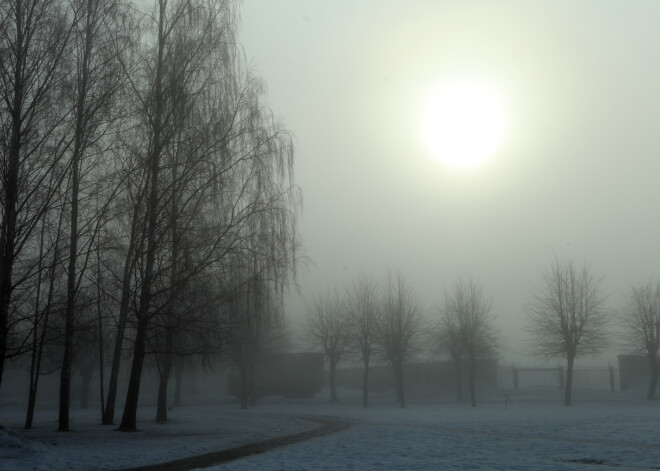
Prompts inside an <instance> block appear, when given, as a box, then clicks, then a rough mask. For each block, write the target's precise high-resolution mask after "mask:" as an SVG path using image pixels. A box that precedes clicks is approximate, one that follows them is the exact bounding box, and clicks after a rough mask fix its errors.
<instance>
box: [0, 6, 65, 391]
mask: <svg viewBox="0 0 660 471" xmlns="http://www.w3.org/2000/svg"><path fill="white" fill-rule="evenodd" d="M62 3H63V2H59V1H46V0H8V1H3V2H2V3H1V4H0V103H1V104H0V168H1V171H0V184H1V186H2V190H1V192H0V193H1V196H0V210H1V211H2V221H1V223H0V383H1V381H2V372H3V369H4V361H5V359H6V358H7V357H8V356H10V354H9V353H8V348H9V337H10V334H11V332H10V327H11V326H10V324H11V320H10V317H11V315H12V312H17V311H16V310H15V309H12V303H13V302H14V299H13V298H14V297H15V296H16V294H17V293H18V290H17V285H18V284H19V283H20V282H21V281H25V280H26V279H28V278H29V277H27V276H25V274H18V276H17V273H16V269H17V268H18V266H19V265H20V261H21V254H22V252H23V251H24V250H25V249H26V247H28V246H29V241H30V239H31V238H32V236H33V231H34V230H35V227H36V226H38V224H39V221H41V219H42V214H43V212H44V211H47V210H48V208H49V207H50V206H51V204H52V200H53V197H54V193H55V191H54V190H55V189H56V188H57V186H59V184H60V183H61V182H62V179H63V178H64V175H65V173H66V172H62V171H60V170H61V169H59V167H60V166H61V162H62V154H63V152H64V150H65V149H66V148H67V147H68V146H69V144H70V137H69V136H68V133H66V132H65V130H64V127H65V121H66V118H67V116H68V115H69V113H70V109H69V107H67V106H60V103H61V102H64V103H66V101H64V100H62V98H63V96H62V95H63V93H64V90H65V89H66V82H67V74H68V70H67V69H66V67H64V62H65V56H66V50H67V47H68V45H69V42H70V37H71V23H70V21H69V16H70V15H69V13H70V12H69V11H67V8H66V7H65V6H63V5H62ZM55 173H57V174H59V175H60V178H59V179H55V180H53V179H52V178H51V177H52V175H53V174H55Z"/></svg>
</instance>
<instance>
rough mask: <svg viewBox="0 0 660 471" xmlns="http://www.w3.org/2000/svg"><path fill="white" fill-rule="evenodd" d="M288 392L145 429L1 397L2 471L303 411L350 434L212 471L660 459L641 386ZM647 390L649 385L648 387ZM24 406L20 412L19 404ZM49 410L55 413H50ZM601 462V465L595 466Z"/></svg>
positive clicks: (194, 442)
mask: <svg viewBox="0 0 660 471" xmlns="http://www.w3.org/2000/svg"><path fill="white" fill-rule="evenodd" d="M340 397H341V398H342V403H340V404H329V403H328V402H327V399H326V398H327V396H325V395H323V396H321V395H319V396H317V398H315V399H313V400H307V401H295V402H294V401H289V400H284V399H278V398H267V399H264V400H263V401H262V403H261V404H260V406H259V407H257V408H254V409H251V410H249V411H240V410H237V404H235V403H233V402H228V401H224V402H222V401H215V402H212V403H206V404H197V405H194V406H186V407H182V408H179V409H175V410H174V411H172V412H171V417H172V421H171V423H169V424H167V425H159V424H155V423H153V422H151V421H150V420H149V419H150V418H152V417H153V415H154V411H153V409H149V408H146V409H144V410H143V411H142V421H141V422H140V425H139V426H140V429H141V431H140V432H137V433H131V434H125V433H120V432H115V431H112V430H110V429H109V428H108V427H101V426H100V425H97V424H98V417H97V415H98V413H97V412H85V413H82V412H80V411H78V412H76V413H75V415H74V417H73V420H72V423H73V426H74V428H75V431H74V432H71V433H66V434H58V433H56V432H53V430H54V429H55V428H56V415H57V412H56V411H55V410H52V411H40V412H39V416H38V419H39V421H38V428H37V429H36V430H33V431H24V430H22V429H21V428H20V427H21V423H22V410H21V411H17V410H16V407H15V406H14V407H10V406H7V405H5V406H2V407H0V414H1V415H0V417H2V424H3V425H5V426H8V427H9V428H11V429H13V430H14V431H15V433H16V434H17V435H14V434H13V432H12V433H2V434H0V437H2V438H0V470H23V469H25V470H32V469H35V470H56V469H62V470H65V469H66V470H74V469H75V470H78V469H80V470H109V469H120V468H125V467H129V466H133V467H134V466H142V465H146V464H150V463H157V462H163V461H169V460H172V459H175V458H178V457H184V456H192V455H195V454H201V453H205V452H209V451H215V450H219V449H224V448H231V447H235V446H238V445H242V444H246V443H250V442H255V441H260V440H263V439H266V438H270V437H274V436H278V435H286V434H291V433H296V432H300V431H303V430H309V429H311V428H314V427H318V424H316V423H313V422H308V421H305V420H302V419H301V418H300V417H301V416H302V417H304V416H332V417H337V418H340V419H342V420H346V421H348V422H350V423H351V424H352V426H351V427H350V428H349V429H348V430H345V431H343V432H340V433H337V434H334V435H328V436H325V437H321V438H315V439H312V440H309V441H306V442H303V443H298V444H294V445H289V446H286V447H283V448H278V449H274V450H271V451H269V452H266V453H263V454H259V455H253V456H250V457H246V458H242V459H240V460H237V461H233V462H230V463H226V464H223V465H220V466H215V467H212V468H207V469H210V470H216V471H220V470H223V471H224V470H236V471H238V470H337V469H348V470H351V469H352V470H383V469H401V470H412V469H419V470H426V469H433V470H435V469H483V470H514V469H519V470H563V469H567V470H576V469H584V470H593V469H603V468H612V467H616V468H617V469H621V470H623V469H631V470H633V469H637V470H638V469H660V403H657V402H652V403H647V402H646V401H643V400H641V399H639V397H640V394H639V393H636V394H627V395H624V394H622V393H608V392H598V391H577V392H576V394H575V405H574V406H571V407H564V406H561V405H560V403H561V394H560V392H559V391H557V390H553V389H539V390H527V391H523V392H520V393H513V392H511V391H509V403H508V406H507V405H506V404H505V400H504V392H498V393H494V394H491V395H490V396H489V397H486V398H484V400H483V402H482V403H481V404H480V405H479V406H478V407H477V408H471V407H469V405H468V404H466V403H459V404H456V403H454V402H453V401H450V400H448V399H447V400H444V401H433V400H431V399H429V398H426V399H422V400H418V401H416V402H413V401H412V399H414V398H415V396H414V394H413V395H412V397H411V404H410V405H409V406H408V407H407V408H406V409H399V408H397V407H396V406H395V403H394V398H393V397H392V396H391V395H380V396H374V397H373V405H372V407H370V408H369V409H366V410H365V409H363V408H361V407H360V405H359V396H358V395H357V394H354V393H350V392H347V391H341V394H340ZM641 397H643V394H642V395H641ZM19 412H20V413H19ZM46 418H47V420H46ZM599 466H600V467H599Z"/></svg>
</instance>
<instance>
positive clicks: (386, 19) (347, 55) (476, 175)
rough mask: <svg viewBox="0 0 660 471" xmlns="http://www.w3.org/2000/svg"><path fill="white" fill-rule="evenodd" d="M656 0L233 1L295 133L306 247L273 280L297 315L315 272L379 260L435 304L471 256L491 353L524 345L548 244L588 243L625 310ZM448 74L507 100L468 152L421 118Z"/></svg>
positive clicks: (649, 257)
mask: <svg viewBox="0 0 660 471" xmlns="http://www.w3.org/2000/svg"><path fill="white" fill-rule="evenodd" d="M659 14H660V4H658V3H657V2H654V1H638V2H635V3H634V4H629V3H627V2H620V1H584V2H579V3H576V2H572V1H558V2H555V1H553V2H525V1H508V2H497V3H493V2H482V1H467V2H435V1H427V2H424V1H419V2H404V1H390V2H382V1H375V0H374V1H361V2H352V1H333V2H306V1H279V2H271V1H268V0H262V1H260V0H250V1H246V2H245V3H244V8H243V12H242V22H241V33H240V38H241V41H242V43H243V45H244V50H245V54H246V55H247V57H248V58H249V59H250V60H251V63H252V67H253V70H254V71H255V72H256V73H257V74H258V75H260V76H261V77H263V78H264V79H265V81H266V82H267V84H268V101H269V103H270V105H271V106H272V108H273V109H274V110H275V111H276V113H277V114H278V115H279V116H280V117H281V119H282V121H283V123H284V124H285V125H286V126H287V128H289V129H291V130H292V131H293V132H294V134H295V145H296V177H295V178H296V183H297V184H298V185H299V186H300V188H301V189H302V193H303V198H304V207H303V214H302V217H301V219H300V221H299V231H300V235H301V240H302V243H303V253H304V255H306V256H308V257H309V259H310V260H311V261H312V262H313V263H311V264H309V266H308V267H303V268H301V269H300V271H299V273H298V283H299V285H300V293H295V292H292V293H291V294H290V295H289V296H288V299H287V304H286V306H287V307H286V311H287V315H288V316H289V317H290V319H291V322H292V324H293V325H294V326H295V325H297V324H298V323H299V322H300V321H301V319H302V318H303V317H304V316H305V314H306V310H307V308H306V303H305V300H309V299H310V298H311V297H313V296H314V295H315V294H316V293H318V292H319V291H323V290H326V289H328V288H330V289H333V288H334V287H339V289H342V288H343V287H345V286H347V285H349V284H350V283H352V282H353V280H354V279H355V278H357V276H358V275H359V274H361V273H364V274H367V275H369V276H372V277H374V278H375V279H377V280H383V279H384V277H385V274H386V272H387V271H388V269H392V270H399V271H401V273H403V274H404V276H405V277H406V278H407V279H408V281H409V282H410V283H411V284H412V285H413V287H414V289H415V291H416V292H417V293H418V295H419V297H420V299H421V301H422V304H423V306H424V309H425V311H426V312H427V314H429V315H433V313H434V311H435V309H436V306H437V305H438V304H440V303H441V302H442V299H443V293H444V290H445V289H449V288H451V286H452V284H453V283H454V281H455V279H456V277H457V276H458V275H461V274H466V273H468V274H471V275H472V276H473V277H474V278H475V279H477V280H479V282H480V283H481V284H482V286H483V290H484V292H485V293H486V294H488V295H489V296H492V300H493V314H494V315H495V318H496V323H497V325H498V327H499V328H500V330H501V334H502V337H503V341H502V345H504V346H505V348H503V349H502V351H501V352H500V355H501V357H502V358H501V360H502V361H503V362H505V363H506V362H511V361H514V362H519V361H521V360H523V361H524V358H525V357H526V356H527V354H528V353H529V349H528V347H527V346H526V342H528V341H529V335H528V334H526V333H525V332H524V330H523V329H522V327H523V325H524V323H525V319H526V317H525V314H524V309H525V305H526V304H527V303H529V301H530V299H531V292H532V290H533V289H534V288H535V287H538V286H539V285H540V284H541V272H542V270H544V269H546V268H547V267H548V266H549V265H550V263H551V262H552V260H553V258H554V257H555V256H559V257H562V258H563V257H568V258H573V259H575V260H577V261H586V262H587V263H589V264H590V265H591V268H592V270H593V273H594V274H595V275H597V276H602V283H601V287H602V290H603V292H604V293H606V294H608V295H609V299H608V306H609V307H610V308H611V309H612V310H613V311H615V312H616V311H619V310H621V309H622V308H623V305H624V304H623V303H624V297H623V295H624V294H625V293H627V292H628V290H629V289H630V288H631V286H633V285H635V284H638V283H640V282H645V281H647V280H649V279H657V278H658V276H659V275H658V266H660V264H659V262H660V252H658V250H657V236H656V234H655V233H656V230H657V226H658V223H657V222H656V219H657V218H656V216H655V212H656V211H655V210H656V207H657V203H656V202H655V200H656V199H657V193H658V189H657V178H656V175H657V174H658V170H659V169H660V168H659V167H660V163H658V162H659V161H658V159H657V152H658V143H657V122H658V121H659V120H660V94H658V93H656V91H655V89H656V87H657V83H658V80H659V79H660V63H658V61H656V60H654V59H653V51H654V49H655V46H657V45H658V44H659V43H660V30H658V28H657V21H656V19H657V18H658V15H659ZM454 77H459V78H460V77H473V78H474V77H476V78H478V79H482V80H486V81H488V82H489V83H490V84H492V85H493V86H494V87H496V88H497V89H498V90H499V92H500V94H501V96H502V99H503V101H504V102H505V104H506V108H507V115H508V118H509V125H508V130H507V133H506V137H505V139H504V142H503V145H502V146H501V147H500V148H499V149H498V151H497V153H496V154H495V155H493V156H492V157H491V158H490V159H489V160H488V161H487V162H485V163H483V164H481V165H479V166H478V167H476V168H473V169H470V170H469V171H457V170H455V169H451V168H449V167H447V166H446V165H444V164H443V163H441V162H439V161H438V159H437V158H435V157H434V156H433V155H431V154H430V152H429V150H428V148H427V146H425V144H424V142H423V139H422V137H421V129H420V116H421V114H422V111H421V110H422V109H423V106H424V103H425V101H428V96H429V93H430V91H431V90H432V89H433V87H434V86H436V85H437V84H438V83H439V82H441V81H442V80H444V79H447V78H454ZM474 138H475V139H478V138H479V136H478V135H475V136H474ZM620 350H621V348H620V347H618V346H615V347H613V348H612V349H611V350H608V352H606V353H605V354H604V355H603V356H602V357H600V358H599V359H598V361H600V362H603V363H605V362H614V361H615V355H616V353H621V351H620Z"/></svg>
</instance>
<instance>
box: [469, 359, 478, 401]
mask: <svg viewBox="0 0 660 471" xmlns="http://www.w3.org/2000/svg"><path fill="white" fill-rule="evenodd" d="M476 375H477V359H476V358H475V356H474V355H470V376H469V378H470V404H471V405H472V407H477V393H476V391H475V387H474V380H475V377H476Z"/></svg>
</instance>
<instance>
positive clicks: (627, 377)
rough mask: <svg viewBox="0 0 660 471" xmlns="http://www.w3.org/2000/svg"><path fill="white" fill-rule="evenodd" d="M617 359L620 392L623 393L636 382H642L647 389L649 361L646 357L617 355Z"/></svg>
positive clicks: (649, 376)
mask: <svg viewBox="0 0 660 471" xmlns="http://www.w3.org/2000/svg"><path fill="white" fill-rule="evenodd" d="M617 358H618V359H619V381H620V383H621V390H622V391H625V390H626V389H628V388H630V386H632V385H633V384H635V383H638V381H640V380H641V381H644V387H645V388H646V387H648V382H649V381H650V380H651V370H650V367H649V359H648V357H647V356H646V355H618V357H617Z"/></svg>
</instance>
